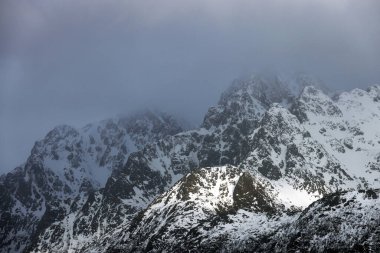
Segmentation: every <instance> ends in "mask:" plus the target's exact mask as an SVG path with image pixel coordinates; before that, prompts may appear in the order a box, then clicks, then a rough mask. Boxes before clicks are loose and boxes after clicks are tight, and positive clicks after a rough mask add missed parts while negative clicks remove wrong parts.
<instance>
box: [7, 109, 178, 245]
mask: <svg viewBox="0 0 380 253" xmlns="http://www.w3.org/2000/svg"><path fill="white" fill-rule="evenodd" d="M181 131H183V129H182V128H181V126H180V125H179V124H178V123H177V122H176V121H175V120H174V119H173V118H172V117H170V116H168V115H165V114H160V113H152V112H143V113H139V114H136V115H134V116H130V117H123V118H120V119H111V120H105V121H102V122H99V123H96V124H90V125H87V126H85V127H84V128H82V129H74V128H72V127H70V126H59V127H56V128H55V129H53V130H52V131H51V132H49V133H48V134H47V135H46V137H45V138H44V139H43V140H41V141H38V142H36V144H35V145H34V147H33V149H32V151H31V154H30V156H29V158H28V160H27V161H26V163H25V164H24V165H22V166H20V167H18V168H16V169H15V170H13V171H12V172H10V173H8V174H6V175H3V176H2V177H1V178H0V194H1V196H0V215H1V216H0V251H1V252H8V251H9V252H18V251H22V250H23V249H24V248H25V247H26V246H30V245H31V244H32V245H34V244H35V243H37V242H38V241H39V240H40V239H39V236H40V235H41V234H43V233H44V232H45V230H46V229H48V228H49V229H52V228H53V229H54V228H56V230H55V234H54V235H52V238H59V240H61V241H64V242H66V241H67V240H70V235H71V234H72V231H67V230H66V229H73V224H72V223H73V222H74V220H73V217H75V214H76V213H77V212H78V211H79V210H82V209H83V208H85V206H84V204H85V203H86V201H88V200H89V199H92V198H93V197H94V196H96V195H98V190H99V189H101V188H103V187H104V186H105V183H106V180H107V178H108V177H109V176H110V175H111V173H112V171H114V170H115V169H116V168H120V167H121V166H123V164H124V163H125V161H126V159H127V158H128V156H129V154H130V153H132V152H135V151H136V150H139V149H141V148H142V147H144V146H145V145H146V144H147V143H149V142H154V141H157V140H159V139H162V138H164V137H165V136H168V135H173V134H176V133H178V132H181ZM73 215H74V216H73ZM59 223H64V224H65V226H64V227H58V226H57V224H59ZM57 240H58V239H57ZM61 250H62V251H66V249H65V248H61Z"/></svg>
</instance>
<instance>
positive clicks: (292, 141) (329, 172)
mask: <svg viewBox="0 0 380 253" xmlns="http://www.w3.org/2000/svg"><path fill="white" fill-rule="evenodd" d="M310 85H312V86H310ZM321 90H324V91H325V89H324V88H323V87H322V86H321V85H319V83H318V82H316V81H314V80H312V79H310V78H307V77H306V76H301V77H299V78H297V79H296V80H295V81H291V82H285V81H283V80H281V79H279V78H252V79H249V80H243V81H236V82H235V83H234V84H233V85H232V86H231V87H230V88H229V89H228V90H227V91H226V92H225V93H223V95H222V97H221V99H220V101H219V103H218V105H217V106H215V107H212V108H210V109H209V111H208V112H207V114H206V116H205V118H204V121H203V124H202V125H201V127H200V128H199V129H196V130H191V131H187V132H182V133H177V132H178V131H179V127H178V124H174V126H177V127H173V124H172V123H173V122H172V121H171V122H170V124H168V125H169V126H166V127H162V128H157V131H152V129H151V128H149V129H150V130H151V131H147V132H144V131H140V129H141V127H140V126H138V125H137V124H134V126H136V127H132V129H134V130H135V131H137V132H138V136H139V138H135V137H132V136H130V135H129V134H128V138H129V139H125V140H123V138H124V137H122V136H117V135H112V136H115V138H114V141H115V142H117V143H120V146H118V145H115V147H114V149H111V151H109V152H108V153H107V154H108V155H107V156H109V159H108V160H107V159H106V160H104V159H103V160H104V161H105V162H104V163H102V165H101V166H100V161H101V160H102V159H100V160H97V159H92V160H91V161H96V162H94V165H88V166H87V167H85V166H84V165H82V166H79V167H76V168H81V169H80V170H78V169H73V173H79V172H81V171H82V168H84V169H83V172H81V173H82V174H83V176H82V174H79V175H77V174H73V175H72V178H73V179H74V181H75V182H77V181H78V179H79V178H82V179H86V180H82V179H81V180H82V181H86V182H87V181H89V182H91V183H89V185H91V187H87V188H88V189H90V188H91V190H81V189H87V188H86V187H78V186H77V188H75V189H78V190H76V191H75V192H74V193H73V194H71V195H65V194H66V193H64V188H63V187H61V188H59V189H57V190H52V189H54V188H52V186H50V185H51V183H49V181H47V180H45V181H42V182H41V183H40V184H39V185H38V187H30V188H31V189H33V191H32V190H31V191H30V193H28V192H27V193H23V194H19V193H18V192H19V191H21V190H18V189H19V187H17V185H23V186H24V185H28V184H31V185H35V184H36V183H34V182H38V181H39V179H38V176H37V177H36V175H38V173H37V172H35V170H32V169H26V168H27V167H26V165H25V166H24V168H20V169H16V170H15V171H14V172H13V173H11V174H9V175H8V176H7V177H8V178H5V177H2V179H1V180H2V184H1V186H0V187H4V188H5V190H4V191H1V194H3V195H2V196H1V198H2V199H4V200H5V201H2V202H1V203H6V204H5V205H4V204H2V205H3V206H2V207H1V208H2V210H6V211H4V212H3V211H2V216H1V222H4V224H5V226H4V227H5V228H6V229H4V230H3V231H4V232H3V231H2V234H1V236H2V237H0V239H1V240H2V241H1V242H2V245H4V246H2V251H5V252H6V250H7V249H8V248H9V247H17V243H18V242H21V244H20V247H21V248H20V249H22V247H23V246H25V245H26V243H30V242H31V244H29V245H28V248H27V249H28V250H34V251H36V252H37V251H53V252H67V251H70V250H72V251H84V252H86V251H88V252H93V251H95V252H104V251H107V250H109V251H127V252H129V251H135V250H142V251H148V250H160V249H167V250H169V251H170V250H181V249H185V248H191V247H195V248H194V249H199V250H202V249H203V250H218V249H219V250H220V249H223V248H224V249H229V248H231V249H236V250H244V249H248V251H249V250H250V249H251V248H252V247H256V248H257V249H259V248H258V247H259V246H257V245H258V243H259V244H261V243H266V244H267V245H268V248H270V247H272V249H276V250H279V251H281V249H278V248H276V245H275V244H274V243H273V241H271V240H272V238H280V237H281V236H282V237H281V238H282V239H281V241H282V242H283V245H284V246H283V247H293V246H294V245H296V244H294V243H295V242H286V240H285V239H284V238H286V235H285V234H284V233H290V232H291V231H290V230H287V229H288V227H294V229H296V228H297V229H299V231H301V232H300V233H302V231H303V230H304V231H307V229H309V228H307V227H305V225H303V227H302V226H301V225H297V224H301V223H302V222H301V221H299V220H300V219H301V218H302V217H304V216H302V214H301V215H300V212H299V211H300V210H302V209H304V208H306V207H307V206H309V205H310V204H311V203H312V202H313V201H315V200H317V199H320V198H321V197H322V196H323V195H326V194H330V193H333V192H336V191H342V190H355V189H368V188H376V187H377V188H378V187H380V182H379V180H380V154H379V153H380V129H379V127H378V126H379V125H380V88H379V86H373V87H370V88H369V89H368V90H367V91H364V90H359V89H356V90H353V91H351V92H346V93H342V94H340V95H338V96H335V97H334V99H332V98H331V97H329V96H328V95H326V94H325V93H324V92H322V91H321ZM132 122H133V121H132ZM167 123H168V122H167ZM132 125H133V124H132ZM89 129H90V128H89ZM155 129H156V128H155ZM161 130H166V132H165V131H164V132H161ZM169 130H170V131H169ZM83 131H88V130H86V128H85V129H84V130H83ZM128 133H129V132H128ZM145 133H152V136H153V138H151V137H149V138H147V139H144V138H142V136H146V134H145ZM176 133H177V134H176ZM107 135H108V134H105V135H104V136H105V137H107V138H110V137H108V136H107ZM80 136H82V134H80ZM165 136H166V137H165ZM69 139H70V138H67V137H62V141H63V142H66V141H67V140H69ZM135 140H140V141H141V142H139V144H140V145H139V146H137V145H135V146H137V147H135V146H133V145H132V147H134V149H133V148H131V147H129V146H126V150H127V151H126V152H125V154H124V156H123V155H120V157H121V158H119V155H118V154H119V153H120V152H122V150H123V149H124V148H123V147H122V144H123V143H133V141H135ZM151 141H153V142H151ZM95 142H97V139H95ZM100 143H102V142H100ZM145 144H146V145H145ZM42 146H44V145H42ZM74 146H75V145H74ZM80 146H81V145H80ZM128 147H129V148H128ZM49 150H50V149H49ZM86 150H87V146H86ZM131 151H136V152H133V153H131ZM60 152H61V151H60ZM62 152H63V154H62V155H60V154H58V157H59V158H58V160H55V161H60V162H59V163H58V162H57V163H56V164H54V165H50V166H51V167H49V168H52V169H50V170H52V171H53V174H54V175H58V177H59V175H60V173H61V174H62V173H63V172H64V171H65V169H64V167H59V166H58V164H61V161H62V157H68V156H67V155H68V154H66V153H64V152H66V151H65V150H62ZM48 153H49V152H48ZM100 153H101V154H102V156H101V157H103V154H104V153H105V152H104V150H103V152H100ZM86 154H87V153H86ZM49 155H50V156H52V152H50V153H49ZM73 156H74V155H73ZM78 157H81V155H79V156H78ZM93 157H95V156H93ZM96 157H97V156H96ZM126 157H128V159H127V158H126ZM67 159H68V158H67ZM67 159H66V158H65V159H63V160H64V161H65V162H69V161H70V162H71V161H72V160H73V158H71V159H69V160H67ZM82 159H83V158H82V157H81V158H80V160H81V162H83V161H82ZM29 160H30V159H29ZM50 160H52V159H49V161H50ZM85 160H86V159H85ZM74 161H75V159H74ZM70 164H71V163H70ZM82 164H83V163H82ZM44 166H45V167H46V165H44ZM45 167H44V168H45ZM99 167H102V168H103V167H105V168H108V169H107V171H109V173H110V177H109V178H108V180H107V182H106V183H105V185H104V183H103V185H102V184H101V182H97V181H96V178H97V177H96V176H95V177H94V175H96V173H95V172H93V171H94V170H95V169H96V168H99ZM206 167H212V168H206ZM73 168H75V167H73ZM86 168H87V169H86ZM199 168H206V169H200V170H199ZM50 170H46V171H50ZM25 171H30V172H29V174H30V176H25V175H26V174H27V173H26V172H25ZM90 172H91V173H90ZM49 173H50V172H45V170H44V172H43V173H41V174H42V175H43V177H44V178H50V176H49ZM188 173H191V174H188ZM12 175H13V176H12ZM185 175H187V176H186V177H184V176H185ZM81 176H82V177H81ZM52 178H54V176H53V177H52ZM181 178H182V179H181ZM20 180H21V181H20ZM29 182H32V183H29ZM176 182H178V183H177V184H175V183H176ZM5 184H7V185H5ZM15 185H16V187H15ZM46 185H48V186H49V191H48V190H46V191H45V192H44V193H43V194H47V196H50V195H52V192H54V194H55V195H54V197H53V198H51V199H52V200H48V201H46V199H47V198H46V197H42V198H41V197H39V198H38V197H36V196H45V195H43V194H41V193H40V192H42V190H40V189H44V187H47V186H46ZM76 185H82V182H81V184H79V183H76ZM173 185H174V186H173ZM69 186H70V185H69ZM103 186H104V187H103ZM71 188H73V187H71ZM20 189H25V187H22V188H20ZM34 189H37V190H34ZM3 192H4V193H3ZM367 193H368V192H367ZM367 193H350V194H353V195H355V196H356V195H357V196H359V197H360V196H361V197H360V198H363V199H365V201H367V200H368V201H367V202H368V206H369V207H368V208H370V206H371V205H372V206H373V207H374V210H375V211H374V213H373V216H374V217H375V216H376V214H379V213H378V209H376V208H377V207H378V202H377V201H378V199H377V198H375V197H373V196H377V195H378V194H377V193H376V192H375V195H373V196H372V195H371V194H370V195H371V196H372V197H368V198H367V197H365V196H367V195H365V194H367ZM28 194H29V195H28ZM49 194H50V195H49ZM161 194H162V195H161ZM347 194H348V193H347ZM360 194H361V195H360ZM363 194H364V195H363ZM368 194H369V193H368ZM24 195H25V196H26V197H25V198H24V199H23V197H22V196H24ZM61 195H62V196H67V197H66V199H65V198H64V197H62V198H58V197H55V196H61ZM158 196H159V197H158ZM363 196H364V197H363ZM157 197H158V198H157ZM30 199H32V200H33V201H30ZM39 199H41V201H39ZM67 199H68V200H67ZM53 200H54V201H55V202H51V203H53V204H50V202H49V201H53ZM65 200H66V202H67V203H66V202H65ZM28 201H30V202H31V203H29V204H28V205H29V206H27V204H25V203H28ZM321 201H322V200H321ZM363 201H364V200H363ZM24 202H25V203H24ZM367 202H366V203H367ZM7 203H8V204H7ZM19 203H21V204H22V207H20V208H19V210H18V209H17V208H18V205H19ZM56 203H58V206H63V207H64V208H62V209H59V210H60V211H59V212H57V211H56V210H57V209H55V208H53V209H52V207H51V206H52V205H55V204H56ZM316 203H319V202H316ZM350 203H351V202H350ZM352 203H354V202H352ZM355 203H356V202H355ZM315 205H316V204H313V206H315ZM350 205H351V204H350ZM357 205H360V203H358V204H357ZM25 206H26V207H27V208H25ZM34 206H37V208H35V207H34ZM148 206H149V207H148ZM343 206H344V204H343ZM147 207H148V208H147ZM356 207H357V206H356V204H352V208H353V209H355V208H356ZM33 208H34V209H33ZM38 208H39V209H38ZM49 208H50V209H49ZM145 208H147V209H145ZM345 208H349V207H346V206H345ZM51 209H52V210H53V211H56V212H55V213H54V212H52V210H51ZM309 209H310V208H308V209H306V210H309ZM357 209H358V210H361V209H360V206H359V207H357ZM24 210H26V211H24ZM45 210H46V211H45ZM62 210H64V211H62ZM142 210H145V211H143V212H140V211H142ZM306 210H305V211H304V212H306ZM318 210H319V209H318ZM321 210H322V209H321ZM331 210H332V211H331V213H328V214H326V215H327V216H329V215H330V216H331V217H332V218H333V217H335V216H336V215H338V214H337V213H334V211H335V210H336V208H332V209H331ZM342 210H343V209H342ZM376 210H377V211H376ZM321 212H322V211H321ZM30 213H31V214H32V215H30ZM10 215H13V216H14V217H17V219H11V220H12V221H13V220H19V221H18V223H17V224H12V222H11V221H10V220H9V219H8V218H7V217H9V216H10ZM25 217H27V218H25ZM41 217H42V218H41ZM332 218H331V219H332ZM328 220H329V219H328V218H326V221H328ZM24 221H27V223H25V222H24ZM350 222H351V221H350V220H347V224H348V225H347V226H351V225H352V226H353V227H355V226H356V225H355V224H356V223H355V224H354V223H352V224H351V223H350ZM353 222H354V221H353ZM363 222H364V223H360V224H359V223H358V224H359V225H358V226H359V227H360V226H363V224H366V223H365V222H366V221H363ZM24 224H29V225H24ZM282 224H285V225H284V228H283V227H282V226H283V225H282ZM290 224H291V226H290ZM350 224H351V225H350ZM371 224H372V223H371ZM13 225H15V226H13ZM317 225H318V224H317V221H316V225H315V226H317ZM367 225H369V224H367ZM326 226H327V225H326ZM371 226H372V225H371ZM13 227H14V229H13ZM24 228H25V229H24ZM285 228H287V229H285ZM317 230H318V229H317V228H316V231H317ZM375 230H376V229H375ZM375 230H371V231H370V232H368V233H370V234H371V236H372V237H371V238H372V239H368V240H367V239H366V242H367V244H370V243H374V242H376V240H377V239H376V238H377V237H376V236H378V231H377V230H376V231H375ZM20 231H21V232H20ZM281 231H283V232H281ZM293 232H294V231H293ZM281 233H283V234H281ZM316 233H317V232H316ZM29 234H33V237H32V238H30V237H28V235H29ZM318 235H320V234H318ZM296 236H297V234H296V235H295V238H296V239H295V240H296V241H297V242H299V241H300V239H299V237H296ZM3 238H4V239H3ZM239 238H240V239H239ZM297 238H298V239H297ZM305 238H306V237H305ZM308 238H309V241H307V239H305V241H304V242H303V243H304V244H302V245H303V246H302V247H303V248H302V249H306V248H307V245H311V244H312V242H311V241H310V240H312V239H310V238H313V237H308ZM16 239H17V240H16ZM356 239H357V238H356ZM356 239H353V241H352V242H353V243H354V241H355V240H356ZM358 240H359V239H358ZM363 240H364V239H363ZM361 242H362V241H360V242H359V241H358V246H359V245H364V244H365V243H364V241H363V243H364V244H363V243H361ZM7 243H9V245H8V244H7ZM313 243H314V242H313ZM337 243H338V242H337ZM355 243H356V241H355ZM263 245H264V244H263ZM289 245H290V246H289ZM291 245H293V246H291ZM299 245H300V247H301V244H299ZM331 245H333V244H331ZM336 245H338V244H336ZM294 247H296V246H294ZM336 247H338V246H336ZM363 247H364V246H363ZM371 247H372V246H371ZM367 248H368V247H367ZM13 249H14V248H13ZM370 249H372V248H370Z"/></svg>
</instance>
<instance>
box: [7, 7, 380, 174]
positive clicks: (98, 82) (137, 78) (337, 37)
mask: <svg viewBox="0 0 380 253" xmlns="http://www.w3.org/2000/svg"><path fill="white" fill-rule="evenodd" d="M379 10H380V2H379V1H376V0H369V1H355V0H342V1H327V0H321V1H301V0H290V1H275V0H270V1H244V0H238V1H214V0H207V1H174V0H164V1H148V0H147V1H116V0H115V1H107V2H104V1H98V0H96V1H89V0H84V1H72V0H69V1H46V0H37V1H26V0H21V1H11V0H4V1H1V3H0V36H1V40H0V171H1V172H5V171H9V170H11V169H13V168H14V167H16V166H17V165H19V164H21V163H22V161H24V160H25V158H26V157H27V156H28V154H29V150H30V149H31V147H32V146H33V143H34V141H35V140H36V139H41V138H42V137H43V136H44V134H45V133H46V132H47V131H48V130H50V129H52V128H53V127H54V126H56V125H59V124H63V123H67V124H70V125H74V126H76V127H81V126H83V125H84V124H86V123H87V122H91V121H96V120H101V119H104V118H107V117H110V116H113V115H115V114H126V113H129V112H132V111H135V110H137V109H140V108H141V107H156V108H160V109H161V110H163V111H167V112H169V113H172V114H177V115H178V114H179V115H181V116H183V117H184V118H186V119H188V120H189V121H193V122H196V123H199V122H200V121H201V119H202V116H203V115H204V113H205V112H206V111H207V108H208V107H209V106H211V105H213V104H215V102H216V101H217V100H218V97H219V94H220V93H221V92H222V91H223V90H224V89H225V88H226V87H227V86H228V85H229V83H230V82H231V81H232V80H233V79H235V78H237V77H239V76H246V75H250V74H251V73H255V72H261V71H264V72H265V71H266V70H268V69H269V70H274V71H276V72H279V73H293V72H296V71H302V72H306V73H310V74H312V75H314V76H317V77H318V78H320V79H321V80H323V81H324V82H325V84H326V85H327V86H329V87H330V88H331V87H332V88H333V89H340V90H342V89H343V90H346V89H350V88H353V87H367V86H369V85H371V84H374V83H378V82H379V80H380V74H379V71H378V70H379V69H380V63H379V56H380V48H379V46H378V45H379V44H380V26H379V25H378V24H379V23H380V15H379Z"/></svg>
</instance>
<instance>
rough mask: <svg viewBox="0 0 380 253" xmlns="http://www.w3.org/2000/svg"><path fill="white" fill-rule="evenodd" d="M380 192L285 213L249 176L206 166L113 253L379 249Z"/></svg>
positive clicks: (142, 216)
mask: <svg viewBox="0 0 380 253" xmlns="http://www.w3.org/2000/svg"><path fill="white" fill-rule="evenodd" d="M379 194H380V190H366V191H365V190H360V191H344V192H337V193H331V194H327V195H325V196H324V197H323V198H321V199H320V200H318V201H315V202H314V203H312V204H311V205H310V206H309V207H308V208H306V209H305V210H304V211H302V212H300V211H297V210H286V209H284V206H283V205H281V204H280V203H278V202H276V201H275V199H274V197H273V196H272V195H271V194H270V192H268V191H267V189H266V186H265V184H263V183H262V182H260V181H259V180H257V179H256V178H255V177H254V176H252V175H251V174H250V173H247V172H244V171H242V170H240V169H238V168H236V167H213V168H204V169H201V170H197V171H194V172H192V173H190V174H188V175H187V176H185V177H184V178H182V179H181V180H180V181H179V182H178V183H177V184H176V185H175V186H173V187H172V188H171V189H170V190H169V191H167V192H166V193H164V194H162V195H160V197H158V198H157V199H156V200H155V201H154V202H153V203H152V204H151V205H149V207H148V208H147V209H146V210H144V212H141V213H139V214H138V215H137V216H136V217H135V218H134V220H133V221H132V223H131V225H130V226H128V227H126V228H125V233H124V235H123V237H119V238H117V239H114V244H113V245H112V244H111V245H109V246H108V249H107V252H183V251H191V252H377V251H378V250H379V249H380V229H379V224H380V216H379V212H380V201H379ZM118 235H120V233H119V234H118Z"/></svg>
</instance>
